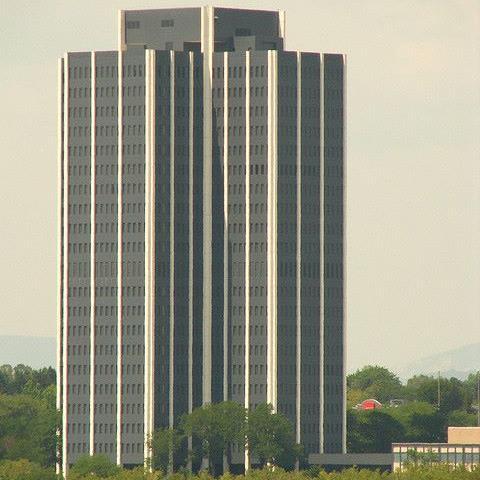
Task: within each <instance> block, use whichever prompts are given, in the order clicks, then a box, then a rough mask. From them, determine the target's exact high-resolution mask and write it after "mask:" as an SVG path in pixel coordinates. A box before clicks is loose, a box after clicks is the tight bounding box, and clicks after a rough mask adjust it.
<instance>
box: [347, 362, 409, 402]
mask: <svg viewBox="0 0 480 480" xmlns="http://www.w3.org/2000/svg"><path fill="white" fill-rule="evenodd" d="M347 386H348V388H349V389H352V390H360V391H362V392H363V393H364V398H363V399H366V398H375V399H377V400H378V401H380V402H386V401H388V400H390V399H392V398H399V397H401V395H402V393H403V386H402V382H401V381H400V379H399V378H398V377H397V375H395V374H394V373H392V372H390V371H389V370H387V369H386V368H384V367H379V366H372V365H368V366H366V367H363V368H362V369H361V370H357V371H356V372H355V373H352V374H350V375H348V376H347Z"/></svg>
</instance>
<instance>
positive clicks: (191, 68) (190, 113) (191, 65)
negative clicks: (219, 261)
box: [187, 52, 195, 470]
mask: <svg viewBox="0 0 480 480" xmlns="http://www.w3.org/2000/svg"><path fill="white" fill-rule="evenodd" d="M188 62H189V63H188V66H189V68H188V413H191V412H192V410H193V114H194V111H193V107H194V103H193V95H194V91H193V72H194V68H195V64H194V57H193V52H189V54H188ZM192 447H193V443H192V437H191V436H189V437H188V451H189V452H190V451H192ZM187 468H188V469H189V470H191V469H192V460H191V458H190V455H189V458H188V466H187Z"/></svg>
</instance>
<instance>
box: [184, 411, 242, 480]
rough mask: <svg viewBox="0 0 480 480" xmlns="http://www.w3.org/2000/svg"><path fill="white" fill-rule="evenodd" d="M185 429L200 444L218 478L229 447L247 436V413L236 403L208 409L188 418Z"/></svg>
mask: <svg viewBox="0 0 480 480" xmlns="http://www.w3.org/2000/svg"><path fill="white" fill-rule="evenodd" d="M181 426H182V429H183V431H184V432H185V434H186V435H191V436H192V437H194V438H196V439H198V440H199V442H200V444H201V446H202V455H203V456H204V457H206V458H207V459H208V466H209V470H210V472H212V474H215V470H216V465H219V464H221V463H222V459H223V454H226V453H227V452H228V451H229V446H230V445H231V444H232V443H234V442H237V441H242V439H243V438H244V436H245V409H244V408H243V407H242V406H241V405H240V404H238V403H236V402H221V403H217V404H208V405H204V406H203V407H199V408H196V409H195V410H194V411H193V412H192V413H190V414H189V415H186V416H184V418H183V419H182V422H181Z"/></svg>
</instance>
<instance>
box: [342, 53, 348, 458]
mask: <svg viewBox="0 0 480 480" xmlns="http://www.w3.org/2000/svg"><path fill="white" fill-rule="evenodd" d="M346 78H347V56H346V55H343V86H342V92H343V119H342V120H343V137H342V155H343V158H342V166H343V212H342V214H343V219H342V220H343V222H342V223H343V259H342V266H343V277H342V285H343V345H342V349H343V369H342V382H343V405H342V409H343V410H342V413H343V421H342V452H343V453H347V349H346V346H347V272H348V271H347V269H346V267H345V266H346V261H347V258H346V251H347V222H346V218H347V216H346V215H347V163H346V161H345V160H346V142H345V138H346V136H347V116H346V111H347V82H346Z"/></svg>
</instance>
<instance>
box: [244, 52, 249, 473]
mask: <svg viewBox="0 0 480 480" xmlns="http://www.w3.org/2000/svg"><path fill="white" fill-rule="evenodd" d="M244 406H245V408H249V406H250V51H248V50H247V51H246V52H245V400H244ZM249 468H250V452H249V449H248V445H247V446H246V448H245V471H247V470H248V469H249Z"/></svg>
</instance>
